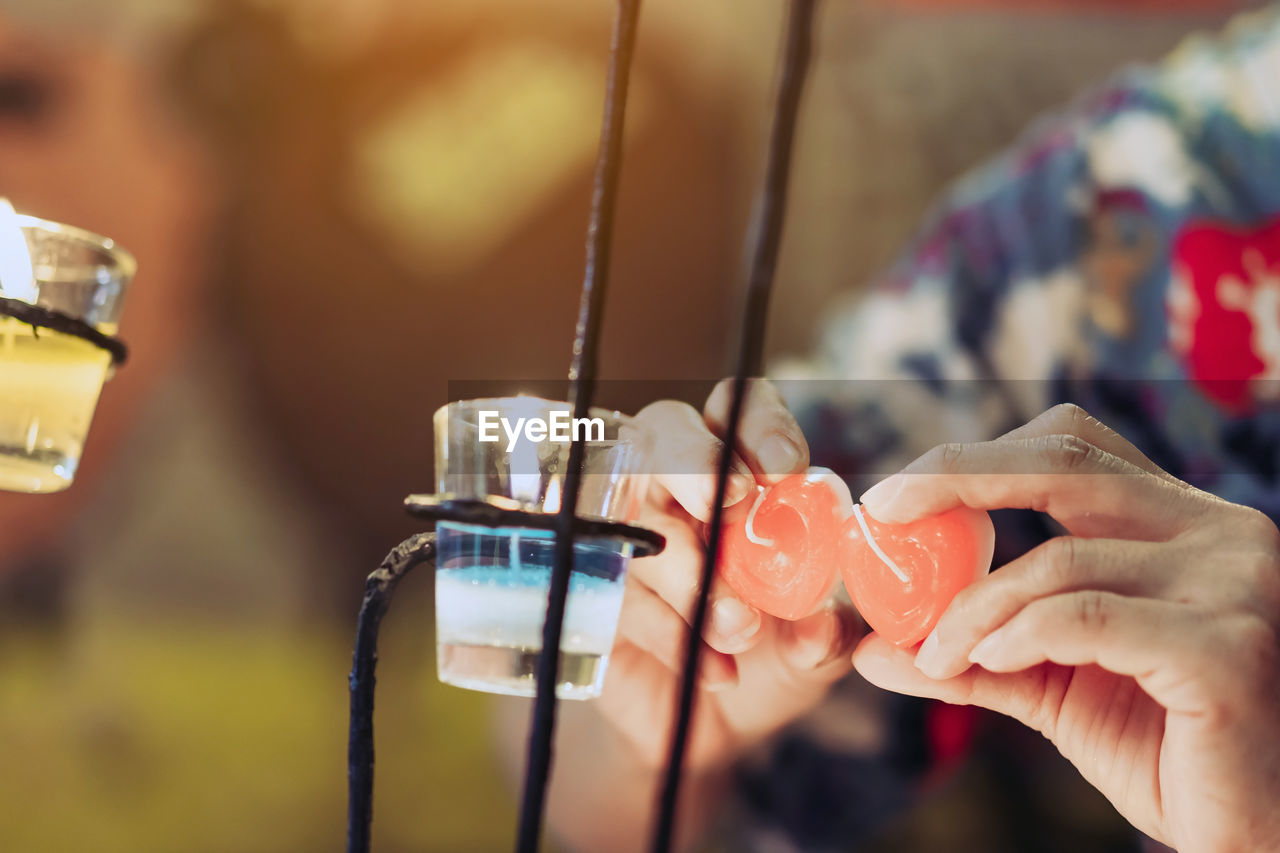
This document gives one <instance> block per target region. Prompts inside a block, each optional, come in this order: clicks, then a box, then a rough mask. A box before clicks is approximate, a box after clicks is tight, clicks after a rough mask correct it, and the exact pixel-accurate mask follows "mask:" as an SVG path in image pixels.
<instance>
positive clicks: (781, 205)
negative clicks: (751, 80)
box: [652, 0, 814, 853]
mask: <svg viewBox="0 0 1280 853" xmlns="http://www.w3.org/2000/svg"><path fill="white" fill-rule="evenodd" d="M813 11H814V0H792V2H791V10H790V20H789V21H788V24H787V36H786V45H785V48H784V54H783V60H782V69H781V77H780V80H779V84H778V93H777V101H776V103H775V105H774V116H773V128H772V131H771V133H770V138H769V153H768V158H767V163H766V166H765V178H764V186H763V189H762V191H761V194H760V198H759V200H758V201H757V204H756V210H755V217H756V219H755V222H754V223H753V226H752V230H751V233H750V237H749V238H748V239H749V240H751V241H753V246H752V249H751V270H750V274H749V280H748V285H747V299H746V306H745V309H744V317H743V324H742V326H743V328H742V339H741V341H740V342H739V350H738V362H737V366H736V370H735V371H734V377H733V394H732V400H731V403H730V406H729V422H728V424H727V427H726V430H725V435H724V448H723V450H722V451H721V453H720V464H719V467H718V469H717V471H716V491H715V495H716V497H715V501H714V502H713V503H712V507H713V508H712V512H711V524H710V528H709V530H708V533H707V544H706V548H705V551H704V553H703V563H702V577H701V583H700V585H699V588H698V590H699V591H698V601H697V607H696V608H695V610H694V614H693V622H692V625H691V626H690V629H689V633H688V638H687V641H686V645H685V660H684V670H683V672H682V674H681V684H680V694H679V704H678V706H677V711H676V723H675V727H674V728H673V730H672V733H671V750H670V754H669V756H668V758H667V766H666V769H665V771H664V774H663V776H664V778H663V784H662V792H661V797H660V800H659V806H658V815H657V819H656V823H655V828H654V833H653V845H652V849H653V850H654V851H656V853H666V851H669V850H670V849H671V845H672V841H673V837H674V834H675V823H676V807H677V803H678V800H679V795H680V780H681V776H682V774H683V769H684V756H685V751H686V748H687V746H688V741H689V729H690V723H691V721H692V718H693V712H694V705H695V698H696V684H697V675H698V664H699V662H700V657H701V655H700V652H701V648H702V643H701V642H700V641H699V638H700V637H701V636H702V630H703V626H704V625H705V624H706V620H707V602H708V597H709V595H710V591H711V583H712V578H713V575H714V572H715V566H716V559H717V558H718V556H719V551H720V531H721V529H722V527H723V522H724V498H725V490H726V486H727V483H728V480H729V469H730V463H731V461H732V459H733V454H734V453H735V451H736V450H737V447H738V425H739V423H740V422H741V420H742V410H743V401H744V400H745V399H746V391H747V378H748V377H749V376H758V375H760V373H761V372H762V369H763V362H764V337H765V322H766V320H767V318H768V309H769V293H770V291H771V290H772V288H773V279H774V272H775V270H776V269H777V265H778V249H779V247H780V246H781V244H782V225H783V215H784V213H785V212H786V207H787V190H788V183H789V180H788V179H789V176H790V166H791V150H792V147H793V143H794V141H795V130H796V119H797V116H798V115H799V111H800V99H801V95H802V94H803V90H804V82H805V76H806V73H807V71H808V67H809V56H810V52H811V47H812V31H813Z"/></svg>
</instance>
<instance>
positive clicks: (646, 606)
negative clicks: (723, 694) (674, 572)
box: [618, 583, 738, 690]
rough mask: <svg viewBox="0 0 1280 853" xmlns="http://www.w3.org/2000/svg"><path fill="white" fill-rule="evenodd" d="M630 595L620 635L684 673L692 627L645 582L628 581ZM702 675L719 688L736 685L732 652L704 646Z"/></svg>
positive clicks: (620, 622)
mask: <svg viewBox="0 0 1280 853" xmlns="http://www.w3.org/2000/svg"><path fill="white" fill-rule="evenodd" d="M626 595H627V600H626V606H624V607H623V608H622V615H621V617H620V618H619V620H618V636H619V637H620V638H621V639H624V640H626V641H627V642H629V643H631V644H632V645H634V646H636V647H637V648H640V649H643V650H644V651H646V652H648V653H649V654H650V655H652V656H653V657H655V658H657V660H658V662H659V663H661V664H662V665H663V666H665V667H667V669H669V670H671V671H672V672H680V671H681V669H682V668H683V667H684V658H685V643H686V638H687V636H688V633H689V626H688V625H686V624H685V621H684V620H683V619H681V618H680V614H678V613H676V612H675V611H674V610H672V609H671V607H670V606H669V605H668V604H667V603H666V602H665V601H663V600H662V599H661V598H659V597H658V596H657V594H656V593H654V592H653V591H652V590H650V589H648V588H646V587H645V586H644V585H643V584H639V583H631V584H628V588H627V593H626ZM698 675H699V677H700V679H701V683H702V685H703V686H704V687H706V688H707V689H710V690H716V689H719V688H722V687H727V686H729V685H732V684H735V683H736V682H737V680H738V668H737V666H736V665H735V664H734V662H733V658H732V657H730V656H729V655H725V654H721V653H719V652H716V651H714V650H712V649H710V648H706V647H704V648H703V650H702V662H701V666H700V669H699V672H698Z"/></svg>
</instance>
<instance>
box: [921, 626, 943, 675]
mask: <svg viewBox="0 0 1280 853" xmlns="http://www.w3.org/2000/svg"><path fill="white" fill-rule="evenodd" d="M916 669H918V670H920V671H921V672H923V673H924V674H925V675H927V676H929V677H930V678H941V677H942V660H941V657H940V655H939V654H938V629H937V628H934V629H933V630H932V631H931V632H930V633H929V636H927V637H925V638H924V642H923V643H921V644H920V651H918V652H916Z"/></svg>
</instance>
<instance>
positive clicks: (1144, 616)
mask: <svg viewBox="0 0 1280 853" xmlns="http://www.w3.org/2000/svg"><path fill="white" fill-rule="evenodd" d="M1277 657H1280V655H1278V653H1277V649H1276V635H1275V630H1274V628H1272V627H1271V626H1270V625H1268V624H1267V623H1266V622H1265V621H1264V620H1262V619H1259V618H1257V617H1255V616H1253V615H1249V616H1240V615H1232V616H1228V617H1216V616H1213V615H1212V614H1211V613H1210V612H1209V611H1207V610H1204V609H1198V608H1194V607H1191V606H1188V605H1185V604H1176V603H1173V602H1167V601H1156V600H1153V599H1145V598H1131V597H1127V596H1122V595H1116V594H1114V593H1109V592H1099V591H1096V590H1088V591H1084V592H1073V593H1066V594H1063V595H1055V596H1050V597H1049V598H1042V599H1039V600H1037V601H1034V602H1032V603H1031V604H1029V605H1027V606H1026V607H1024V608H1023V609H1022V610H1021V611H1019V612H1018V614H1017V615H1015V616H1014V617H1013V618H1012V619H1010V620H1009V621H1008V622H1006V623H1005V624H1004V625H1003V626H1001V627H1000V628H998V629H996V630H995V631H993V632H992V633H991V634H989V635H987V637H986V638H984V639H983V640H982V642H980V643H978V645H977V646H975V647H974V649H973V651H972V652H970V654H969V659H970V661H972V662H973V663H976V664H978V665H979V666H981V667H982V668H983V669H985V670H987V671H988V672H1017V671H1021V670H1025V669H1028V668H1031V667H1034V666H1037V665H1039V664H1041V663H1044V662H1052V663H1056V664H1061V665H1064V666H1083V665H1086V664H1096V665H1097V666H1099V667H1102V668H1103V669H1105V670H1107V671H1108V672H1112V673H1116V674H1118V675H1128V676H1132V677H1133V678H1134V679H1135V680H1136V681H1137V682H1138V684H1139V686H1141V687H1142V689H1143V690H1144V691H1146V692H1147V694H1148V695H1150V696H1151V698H1152V699H1154V700H1155V701H1156V702H1158V703H1159V704H1161V705H1163V706H1164V707H1165V708H1167V709H1168V710H1170V711H1173V712H1177V713H1183V714H1205V713H1212V712H1215V711H1217V710H1220V709H1221V708H1222V707H1223V703H1230V702H1231V701H1233V699H1234V698H1235V697H1233V695H1232V693H1233V690H1234V691H1238V688H1239V686H1240V685H1241V684H1242V683H1243V684H1250V683H1253V682H1254V681H1255V680H1257V679H1260V678H1262V677H1263V674H1264V673H1267V672H1273V671H1274V667H1275V666H1276V663H1277ZM1224 663H1229V665H1228V666H1224Z"/></svg>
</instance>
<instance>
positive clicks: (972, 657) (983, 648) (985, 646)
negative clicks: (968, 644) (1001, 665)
mask: <svg viewBox="0 0 1280 853" xmlns="http://www.w3.org/2000/svg"><path fill="white" fill-rule="evenodd" d="M1004 647H1005V633H1004V629H1003V628H1000V629H997V630H995V631H992V632H991V633H990V634H988V635H987V636H986V638H985V639H983V641H982V642H980V643H978V645H976V646H974V647H973V651H971V652H969V663H976V664H977V665H978V666H981V667H985V668H987V669H990V668H991V667H992V666H993V665H994V664H996V663H998V662H999V660H1000V657H1001V656H1002V653H1003V652H1004Z"/></svg>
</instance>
